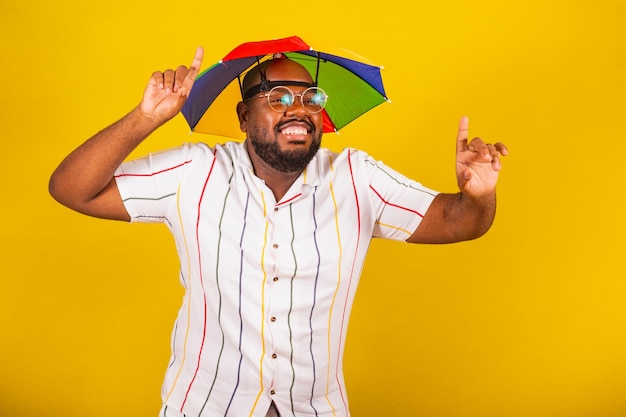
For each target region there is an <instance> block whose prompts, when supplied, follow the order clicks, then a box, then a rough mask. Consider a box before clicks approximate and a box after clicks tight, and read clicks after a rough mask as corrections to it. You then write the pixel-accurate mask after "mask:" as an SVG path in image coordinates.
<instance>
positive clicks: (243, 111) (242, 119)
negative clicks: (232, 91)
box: [237, 101, 250, 132]
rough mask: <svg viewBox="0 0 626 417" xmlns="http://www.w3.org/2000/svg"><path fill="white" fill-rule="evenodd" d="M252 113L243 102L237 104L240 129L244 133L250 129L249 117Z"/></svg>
mask: <svg viewBox="0 0 626 417" xmlns="http://www.w3.org/2000/svg"><path fill="white" fill-rule="evenodd" d="M249 114H250V111H249V110H248V105H247V104H246V103H244V102H243V101H240V102H239V103H237V117H238V118H239V129H241V131H242V132H246V131H247V129H248V115H249Z"/></svg>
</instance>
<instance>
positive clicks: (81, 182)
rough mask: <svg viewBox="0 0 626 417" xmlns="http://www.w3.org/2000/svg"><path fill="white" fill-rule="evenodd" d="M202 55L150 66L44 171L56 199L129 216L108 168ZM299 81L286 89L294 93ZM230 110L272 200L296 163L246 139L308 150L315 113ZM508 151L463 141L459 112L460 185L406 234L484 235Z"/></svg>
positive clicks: (179, 99) (314, 138)
mask: <svg viewBox="0 0 626 417" xmlns="http://www.w3.org/2000/svg"><path fill="white" fill-rule="evenodd" d="M202 57H203V50H202V48H198V50H197V51H196V55H195V57H194V59H193V61H192V64H191V66H190V67H189V68H188V67H185V66H179V67H178V68H176V69H175V70H166V71H163V72H160V71H158V72H155V73H153V74H152V77H151V78H150V81H149V83H148V85H147V87H146V89H145V91H144V95H143V98H142V100H141V102H140V104H139V105H138V106H137V107H136V108H135V109H133V110H132V111H131V112H130V113H128V114H127V115H126V116H124V117H123V118H122V119H120V120H119V121H117V122H115V123H114V124H112V125H111V126H109V127H107V128H105V129H104V130H102V131H100V132H98V133H97V134H95V135H94V136H93V137H92V138H90V139H89V140H87V141H86V142H85V143H83V144H82V145H80V146H79V147H78V148H77V149H76V150H75V151H73V152H72V153H71V154H70V155H68V157H67V158H65V160H64V161H63V162H61V164H60V165H59V167H58V168H57V169H56V170H55V172H54V173H53V174H52V177H51V178H50V185H49V189H50V193H51V195H52V196H53V197H54V198H55V199H57V200H58V201H59V202H60V203H61V204H64V205H66V206H67V207H69V208H72V209H73V210H76V211H78V212H81V213H84V214H87V215H90V216H95V217H101V218H106V219H114V220H123V221H130V216H129V215H128V212H127V211H126V209H125V207H124V204H123V202H122V199H121V197H120V193H119V190H118V188H117V185H116V183H115V180H114V179H113V174H114V172H115V170H116V169H117V167H118V166H119V165H120V164H121V163H122V162H123V161H124V159H125V158H126V157H128V155H129V154H130V153H131V152H132V150H133V149H135V147H137V145H139V144H140V143H141V142H142V141H143V140H145V139H146V138H147V137H148V136H149V135H150V134H151V133H152V132H153V131H154V130H156V129H157V128H158V127H160V126H161V125H163V124H164V123H165V122H167V121H168V120H170V119H171V118H172V117H174V116H175V115H176V114H178V112H180V110H181V108H182V106H183V104H184V103H185V101H186V100H187V97H188V95H189V91H190V90H191V88H192V87H193V83H194V80H195V77H196V75H197V74H198V71H199V69H200V66H201V64H202ZM265 65H266V67H265V71H266V76H267V78H268V79H269V80H292V81H304V82H312V80H311V77H310V75H309V74H308V72H307V71H306V70H305V69H304V68H303V67H301V66H300V65H299V64H297V63H295V62H293V61H290V60H287V59H275V60H272V61H270V63H269V64H265ZM259 81H260V76H259V74H258V73H256V74H254V73H253V74H252V76H251V77H250V78H249V79H248V80H246V83H247V85H245V86H244V88H247V87H249V85H253V84H258V82H259ZM290 88H291V87H290ZM304 88H305V87H293V88H292V90H294V92H295V93H296V94H297V93H300V92H301V91H302V90H303V89H304ZM237 115H238V117H239V124H240V128H241V130H242V131H243V132H246V138H247V139H246V142H245V145H246V149H247V151H248V153H249V155H250V159H251V161H252V165H253V167H254V171H255V174H256V175H257V176H258V177H259V178H261V179H263V180H264V181H265V183H266V185H267V186H268V187H269V188H270V189H271V190H272V192H273V193H274V196H275V198H276V200H277V201H278V200H280V198H282V196H283V195H284V194H285V193H286V192H287V190H288V189H289V187H291V185H292V184H293V182H294V181H295V180H296V179H297V178H298V176H299V175H300V173H301V172H302V169H296V170H292V171H290V170H285V169H277V167H276V166H275V165H273V164H272V162H271V161H270V159H269V158H267V157H262V155H261V154H259V152H257V150H256V149H255V146H253V142H255V141H257V144H260V145H267V146H272V147H274V148H275V149H277V150H279V151H281V152H286V153H287V154H289V153H290V152H292V153H296V154H301V153H303V152H307V151H308V150H309V149H310V148H311V146H314V145H315V143H316V142H319V141H320V140H321V131H322V116H321V113H317V114H310V113H308V112H307V111H306V110H305V109H304V108H302V106H301V105H300V103H299V102H298V101H296V102H295V103H294V105H292V106H291V107H290V108H289V109H288V110H287V111H286V112H285V113H277V112H275V111H273V110H271V109H270V108H269V105H268V104H267V101H266V100H263V99H256V100H249V101H246V102H240V103H239V104H238V105H237ZM257 149H262V147H259V148H257ZM507 154H508V150H507V148H506V146H505V145H504V144H502V143H499V142H498V143H495V144H490V143H485V142H484V141H483V140H482V139H480V138H474V139H472V140H471V141H468V119H467V118H466V117H463V118H461V121H460V122H459V127H458V133H457V137H456V177H457V184H458V187H459V191H458V192H457V193H451V194H445V193H441V194H438V195H437V197H435V199H434V201H433V203H432V205H431V206H430V208H429V210H428V212H427V213H426V215H425V216H424V218H423V220H422V222H421V223H420V225H419V227H418V228H417V230H415V232H414V233H413V234H412V235H411V237H409V238H408V239H407V242H411V243H451V242H458V241H462V240H469V239H475V238H477V237H479V236H481V235H483V234H484V233H485V232H486V231H487V230H488V229H489V227H490V226H491V224H492V222H493V219H494V216H495V209H496V183H497V180H498V173H499V171H500V169H501V164H500V157H501V156H503V155H507Z"/></svg>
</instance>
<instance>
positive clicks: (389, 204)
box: [370, 185, 424, 217]
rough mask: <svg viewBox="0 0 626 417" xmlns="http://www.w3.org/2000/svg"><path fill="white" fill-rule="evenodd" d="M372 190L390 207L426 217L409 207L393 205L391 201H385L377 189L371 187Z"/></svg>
mask: <svg viewBox="0 0 626 417" xmlns="http://www.w3.org/2000/svg"><path fill="white" fill-rule="evenodd" d="M370 188H371V189H372V191H374V192H375V193H376V195H377V196H378V198H380V199H381V200H382V201H383V203H385V204H386V205H388V206H392V207H397V208H399V209H401V210H406V211H410V212H411V213H415V214H417V215H418V216H420V217H424V215H423V214H422V213H420V212H418V211H415V210H413V209H410V208H408V207H403V206H399V205H397V204H392V203H390V202H389V201H387V200H385V199H384V198H383V196H382V195H380V194H379V193H378V191H376V189H375V188H374V187H372V186H371V185H370Z"/></svg>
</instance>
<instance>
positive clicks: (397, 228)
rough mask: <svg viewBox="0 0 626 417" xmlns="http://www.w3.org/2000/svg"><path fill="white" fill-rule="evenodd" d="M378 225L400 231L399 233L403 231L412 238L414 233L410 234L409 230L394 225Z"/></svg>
mask: <svg viewBox="0 0 626 417" xmlns="http://www.w3.org/2000/svg"><path fill="white" fill-rule="evenodd" d="M376 223H377V224H379V225H381V226H383V227H388V228H390V229H395V230H399V231H401V232H403V233H406V234H407V235H408V236H411V235H412V233H411V232H409V231H408V230H406V229H403V228H401V227H398V226H393V225H391V224H387V223H381V222H376Z"/></svg>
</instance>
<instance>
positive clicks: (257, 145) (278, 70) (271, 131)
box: [238, 59, 323, 173]
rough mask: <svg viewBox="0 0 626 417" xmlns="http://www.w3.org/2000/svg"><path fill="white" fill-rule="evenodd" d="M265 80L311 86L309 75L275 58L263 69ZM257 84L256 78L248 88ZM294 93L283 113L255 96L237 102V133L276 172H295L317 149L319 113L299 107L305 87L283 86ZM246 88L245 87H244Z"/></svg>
mask: <svg viewBox="0 0 626 417" xmlns="http://www.w3.org/2000/svg"><path fill="white" fill-rule="evenodd" d="M265 76H266V78H267V80H268V81H275V80H286V81H292V82H293V81H295V82H301V83H302V82H304V83H312V79H311V77H310V75H309V73H308V72H307V71H306V70H305V69H304V68H303V67H301V66H300V65H299V64H297V63H295V62H293V61H291V60H288V59H275V60H272V61H270V63H269V64H268V65H267V66H266V67H265ZM258 83H260V75H257V76H256V77H255V78H253V81H252V82H250V84H251V85H256V84H258ZM284 84H285V86H286V87H289V88H290V89H291V90H292V91H293V93H294V94H295V96H296V97H295V100H294V103H293V105H291V106H290V107H289V108H287V109H286V110H285V111H284V112H277V111H274V110H272V108H271V107H270V105H269V103H268V100H267V98H265V97H258V96H261V95H263V94H264V93H267V91H264V92H261V93H259V94H258V95H255V97H256V98H253V99H250V100H246V102H245V103H243V104H242V103H240V105H239V107H238V110H239V111H238V113H239V118H240V125H241V130H242V131H244V132H246V137H247V140H248V141H249V142H250V145H251V146H252V150H253V151H254V153H256V154H257V155H258V157H259V158H260V159H261V160H263V161H264V162H265V163H266V164H268V165H269V166H271V167H272V168H274V169H276V170H277V171H280V172H287V173H295V172H301V171H302V170H304V168H306V166H307V165H308V163H309V162H310V161H311V159H312V158H313V157H314V156H315V153H316V152H317V150H318V149H319V147H320V144H321V140H322V129H323V123H322V113H321V112H320V113H310V112H309V111H307V110H305V109H304V108H303V107H302V104H301V102H300V97H299V96H298V94H301V93H302V92H303V91H304V90H306V88H307V87H306V86H299V85H294V84H291V85H289V84H288V83H287V82H286V83H284ZM246 87H249V86H246Z"/></svg>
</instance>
